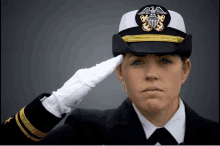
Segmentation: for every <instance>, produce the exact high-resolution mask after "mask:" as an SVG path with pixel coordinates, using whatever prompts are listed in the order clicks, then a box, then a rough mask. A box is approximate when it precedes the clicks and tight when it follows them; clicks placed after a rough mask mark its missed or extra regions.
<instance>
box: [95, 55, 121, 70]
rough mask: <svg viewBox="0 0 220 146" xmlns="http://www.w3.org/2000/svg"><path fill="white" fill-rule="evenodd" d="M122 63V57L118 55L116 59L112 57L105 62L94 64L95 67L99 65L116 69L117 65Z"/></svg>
mask: <svg viewBox="0 0 220 146" xmlns="http://www.w3.org/2000/svg"><path fill="white" fill-rule="evenodd" d="M122 61H123V55H121V54H120V55H118V56H116V57H113V58H111V59H108V60H106V61H103V62H101V63H99V64H96V66H98V65H100V66H106V65H108V66H111V67H117V66H118V65H119V64H121V63H122Z"/></svg>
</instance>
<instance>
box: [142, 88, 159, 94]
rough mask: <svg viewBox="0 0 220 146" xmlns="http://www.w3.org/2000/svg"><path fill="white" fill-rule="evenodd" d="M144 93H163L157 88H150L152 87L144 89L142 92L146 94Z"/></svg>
mask: <svg viewBox="0 0 220 146" xmlns="http://www.w3.org/2000/svg"><path fill="white" fill-rule="evenodd" d="M146 91H147V92H149V93H156V92H158V91H163V90H162V89H160V88H158V87H155V86H152V87H148V88H146V89H144V90H143V91H142V92H146Z"/></svg>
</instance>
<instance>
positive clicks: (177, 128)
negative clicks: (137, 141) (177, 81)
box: [132, 99, 186, 145]
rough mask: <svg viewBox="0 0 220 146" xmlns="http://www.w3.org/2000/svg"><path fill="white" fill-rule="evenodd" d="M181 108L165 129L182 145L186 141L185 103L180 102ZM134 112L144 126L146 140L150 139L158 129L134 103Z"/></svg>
mask: <svg viewBox="0 0 220 146" xmlns="http://www.w3.org/2000/svg"><path fill="white" fill-rule="evenodd" d="M179 103H180V104H179V108H178V110H177V111H176V113H175V114H174V115H173V117H172V118H171V119H170V120H169V121H168V122H167V123H166V124H165V125H164V127H165V128H166V129H167V130H168V131H169V132H170V134H171V135H172V136H173V137H174V138H175V139H176V141H177V142H178V143H179V144H180V143H182V142H183V141H184V135H185V119H186V116H185V106H184V104H183V101H182V100H181V99H180V100H179ZM132 105H133V107H134V110H135V111H136V113H137V115H138V117H139V120H140V122H141V124H142V126H143V129H144V132H145V135H146V138H147V139H148V138H149V137H150V136H151V135H152V134H153V133H154V131H155V130H156V129H157V128H160V127H156V126H154V125H153V124H152V123H150V122H149V121H148V120H147V119H146V118H145V117H144V116H143V115H142V114H141V113H140V112H139V111H138V109H137V108H136V107H135V105H134V103H133V102H132ZM156 145H160V143H159V142H158V143H156Z"/></svg>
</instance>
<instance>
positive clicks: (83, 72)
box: [42, 55, 123, 118]
mask: <svg viewBox="0 0 220 146" xmlns="http://www.w3.org/2000/svg"><path fill="white" fill-rule="evenodd" d="M122 60H123V55H118V56H116V57H113V58H111V59H109V60H107V61H104V62H101V63H100V64H96V66H93V67H91V68H85V69H79V70H78V71H77V72H76V73H75V74H74V75H73V76H72V77H71V78H70V79H69V80H68V81H67V82H65V83H64V85H63V86H62V87H61V88H60V89H58V90H57V91H53V92H52V94H51V96H50V97H48V98H46V99H45V100H44V101H43V102H42V104H43V106H44V107H45V108H46V109H47V110H48V111H49V112H51V113H52V114H54V115H55V116H57V117H60V118H61V115H62V114H63V113H68V112H70V111H71V108H73V107H74V106H76V105H78V104H79V103H80V101H81V100H82V99H83V97H84V96H85V95H86V94H87V93H88V92H89V91H90V90H91V89H92V87H95V86H96V85H97V84H98V83H99V82H101V81H102V80H104V79H105V78H106V77H107V76H108V75H110V74H111V73H112V72H113V71H114V70H115V67H117V66H118V65H119V64H121V63H122Z"/></svg>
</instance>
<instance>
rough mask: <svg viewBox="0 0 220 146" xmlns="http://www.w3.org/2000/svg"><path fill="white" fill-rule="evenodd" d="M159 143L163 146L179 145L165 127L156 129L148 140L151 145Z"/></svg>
mask: <svg viewBox="0 0 220 146" xmlns="http://www.w3.org/2000/svg"><path fill="white" fill-rule="evenodd" d="M157 142H159V143H160V144H161V145H178V142H177V141H176V140H175V138H174V137H173V136H172V135H171V134H170V132H169V131H167V130H166V128H164V127H163V128H158V129H156V130H155V131H154V133H153V134H152V135H151V136H150V137H149V139H148V140H147V143H149V144H150V145H155V144H156V143H157Z"/></svg>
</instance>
